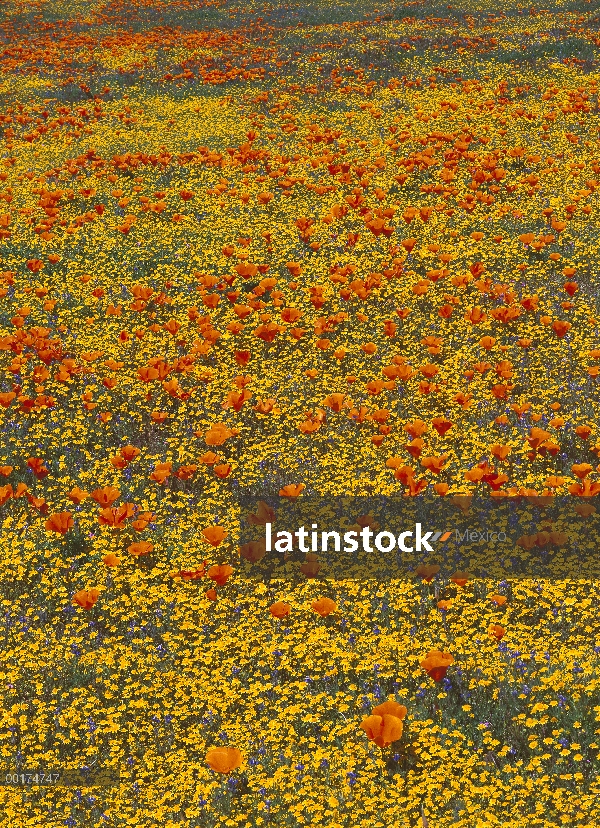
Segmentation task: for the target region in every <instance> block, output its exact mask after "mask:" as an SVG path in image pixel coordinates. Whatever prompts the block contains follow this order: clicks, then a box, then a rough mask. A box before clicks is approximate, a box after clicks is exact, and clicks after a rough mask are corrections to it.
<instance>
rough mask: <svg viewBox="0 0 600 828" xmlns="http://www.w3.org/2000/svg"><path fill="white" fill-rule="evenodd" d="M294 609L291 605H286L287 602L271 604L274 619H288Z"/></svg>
mask: <svg viewBox="0 0 600 828" xmlns="http://www.w3.org/2000/svg"><path fill="white" fill-rule="evenodd" d="M291 611H292V608H291V606H290V605H289V604H286V603H285V601H277V602H276V603H275V604H271V606H270V607H269V612H270V613H271V615H272V616H273V618H280V619H281V618H286V617H287V616H288V615H289V614H290V612H291Z"/></svg>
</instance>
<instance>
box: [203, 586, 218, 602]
mask: <svg viewBox="0 0 600 828" xmlns="http://www.w3.org/2000/svg"><path fill="white" fill-rule="evenodd" d="M204 595H205V597H206V598H208V600H209V601H216V600H217V590H216V589H213V588H212V587H211V589H207V590H206V592H205V593H204Z"/></svg>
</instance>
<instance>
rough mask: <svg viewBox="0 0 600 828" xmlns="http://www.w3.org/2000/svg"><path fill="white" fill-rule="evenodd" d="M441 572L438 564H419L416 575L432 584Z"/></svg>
mask: <svg viewBox="0 0 600 828" xmlns="http://www.w3.org/2000/svg"><path fill="white" fill-rule="evenodd" d="M439 571H440V567H439V566H438V564H419V565H418V566H417V568H416V569H415V575H418V576H419V577H421V578H422V579H423V580H424V581H426V582H427V583H430V582H431V581H432V580H433V579H434V578H435V576H436V575H437V574H438V572H439Z"/></svg>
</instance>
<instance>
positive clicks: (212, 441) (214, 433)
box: [204, 423, 237, 446]
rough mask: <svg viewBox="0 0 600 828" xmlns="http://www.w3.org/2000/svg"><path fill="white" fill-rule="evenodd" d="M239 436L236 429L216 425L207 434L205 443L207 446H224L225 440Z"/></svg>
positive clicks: (221, 424)
mask: <svg viewBox="0 0 600 828" xmlns="http://www.w3.org/2000/svg"><path fill="white" fill-rule="evenodd" d="M235 434H237V431H236V430H235V429H229V428H227V426H226V425H224V424H223V423H215V424H214V425H212V426H211V427H210V428H209V430H208V431H207V432H206V435H205V437H204V442H205V443H206V445H207V446H222V445H223V443H224V442H225V440H228V439H229V438H230V437H233V436H234V435H235Z"/></svg>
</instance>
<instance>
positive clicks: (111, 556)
mask: <svg viewBox="0 0 600 828" xmlns="http://www.w3.org/2000/svg"><path fill="white" fill-rule="evenodd" d="M102 562H103V563H105V564H106V566H118V565H119V564H120V563H121V560H120V558H117V556H116V555H115V553H114V552H109V553H108V555H104V557H103V558H102Z"/></svg>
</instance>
